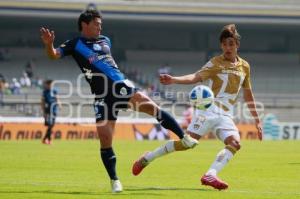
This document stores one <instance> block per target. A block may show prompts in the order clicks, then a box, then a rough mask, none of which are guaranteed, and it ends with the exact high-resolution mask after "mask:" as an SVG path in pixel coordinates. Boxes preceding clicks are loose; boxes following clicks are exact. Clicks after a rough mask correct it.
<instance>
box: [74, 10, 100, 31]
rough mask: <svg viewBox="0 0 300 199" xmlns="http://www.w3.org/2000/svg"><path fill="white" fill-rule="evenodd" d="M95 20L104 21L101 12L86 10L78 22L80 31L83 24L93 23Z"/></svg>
mask: <svg viewBox="0 0 300 199" xmlns="http://www.w3.org/2000/svg"><path fill="white" fill-rule="evenodd" d="M95 18H100V19H102V15H101V13H100V12H99V11H97V10H96V9H87V10H85V11H84V12H83V13H81V14H80V16H79V18H78V22H77V25H78V30H79V31H81V30H82V26H81V22H84V23H86V24H88V23H90V22H91V21H93V20H94V19H95Z"/></svg>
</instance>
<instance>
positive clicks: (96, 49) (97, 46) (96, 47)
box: [93, 44, 102, 51]
mask: <svg viewBox="0 0 300 199" xmlns="http://www.w3.org/2000/svg"><path fill="white" fill-rule="evenodd" d="M93 49H94V50H95V51H100V50H101V49H102V47H101V46H100V45H99V44H94V45H93Z"/></svg>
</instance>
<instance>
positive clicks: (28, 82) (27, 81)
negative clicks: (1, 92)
mask: <svg viewBox="0 0 300 199" xmlns="http://www.w3.org/2000/svg"><path fill="white" fill-rule="evenodd" d="M20 84H21V86H22V87H31V80H30V79H29V77H28V75H27V73H26V72H24V73H23V76H22V77H21V78H20Z"/></svg>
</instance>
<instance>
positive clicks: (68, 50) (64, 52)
mask: <svg viewBox="0 0 300 199" xmlns="http://www.w3.org/2000/svg"><path fill="white" fill-rule="evenodd" d="M74 43H75V41H74V40H67V41H65V42H64V43H62V44H61V45H60V46H59V47H58V48H57V50H58V51H59V53H60V55H61V57H64V56H68V55H72V54H73V52H74V48H75V45H74Z"/></svg>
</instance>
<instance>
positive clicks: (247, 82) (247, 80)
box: [242, 67, 251, 89]
mask: <svg viewBox="0 0 300 199" xmlns="http://www.w3.org/2000/svg"><path fill="white" fill-rule="evenodd" d="M245 73H246V76H245V79H244V82H243V84H242V86H243V88H248V89H251V78H250V67H247V68H246V70H245Z"/></svg>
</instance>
